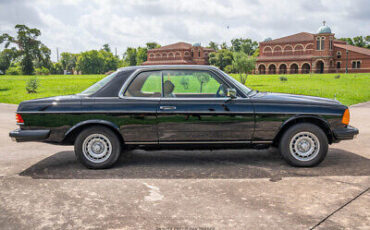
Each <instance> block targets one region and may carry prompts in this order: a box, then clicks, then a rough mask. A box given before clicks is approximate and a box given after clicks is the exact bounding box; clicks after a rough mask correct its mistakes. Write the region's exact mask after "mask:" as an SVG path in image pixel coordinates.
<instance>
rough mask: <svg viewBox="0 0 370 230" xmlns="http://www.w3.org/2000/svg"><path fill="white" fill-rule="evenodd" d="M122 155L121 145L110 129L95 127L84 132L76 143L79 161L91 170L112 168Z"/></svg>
mask: <svg viewBox="0 0 370 230" xmlns="http://www.w3.org/2000/svg"><path fill="white" fill-rule="evenodd" d="M120 153H121V143H120V140H119V138H118V137H117V135H116V134H115V133H114V132H112V131H111V130H110V129H109V128H106V127H102V126H94V127H90V128H87V129H85V130H83V131H82V132H81V133H80V134H79V135H78V137H77V139H76V141H75V154H76V157H77V159H78V160H79V161H80V162H81V163H82V164H83V165H85V166H86V167H87V168H91V169H104V168H109V167H111V166H112V165H113V164H114V163H116V161H117V160H118V157H119V155H120Z"/></svg>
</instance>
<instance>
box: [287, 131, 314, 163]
mask: <svg viewBox="0 0 370 230" xmlns="http://www.w3.org/2000/svg"><path fill="white" fill-rule="evenodd" d="M289 148H290V153H291V154H292V156H293V157H294V158H295V159H297V160H299V161H310V160H312V159H314V158H315V157H316V156H317V154H318V153H319V151H320V142H319V139H318V138H317V137H316V135H314V134H313V133H310V132H300V133H297V134H296V135H294V137H293V138H292V140H291V141H290V145H289Z"/></svg>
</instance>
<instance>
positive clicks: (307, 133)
mask: <svg viewBox="0 0 370 230" xmlns="http://www.w3.org/2000/svg"><path fill="white" fill-rule="evenodd" d="M279 150H280V153H281V155H282V156H283V157H284V159H285V160H286V161H287V162H288V163H289V164H290V165H293V166H300V167H311V166H315V165H318V164H319V163H321V162H322V161H323V160H324V158H325V156H326V154H327V152H328V138H327V136H326V135H325V133H324V132H323V130H322V129H321V128H320V127H318V126H316V125H314V124H310V123H301V124H296V125H294V126H292V127H290V128H289V129H288V130H286V132H285V133H284V134H283V136H282V138H281V139H280V144H279Z"/></svg>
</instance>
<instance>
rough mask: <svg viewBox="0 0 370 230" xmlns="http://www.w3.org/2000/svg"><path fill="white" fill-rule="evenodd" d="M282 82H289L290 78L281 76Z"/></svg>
mask: <svg viewBox="0 0 370 230" xmlns="http://www.w3.org/2000/svg"><path fill="white" fill-rule="evenodd" d="M279 79H280V81H282V82H284V81H288V78H287V77H285V76H280V77H279Z"/></svg>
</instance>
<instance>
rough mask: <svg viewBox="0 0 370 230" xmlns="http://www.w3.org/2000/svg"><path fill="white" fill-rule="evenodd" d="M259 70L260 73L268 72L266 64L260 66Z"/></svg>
mask: <svg viewBox="0 0 370 230" xmlns="http://www.w3.org/2000/svg"><path fill="white" fill-rule="evenodd" d="M258 72H259V74H265V73H266V67H265V65H263V64H261V65H259V66H258Z"/></svg>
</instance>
